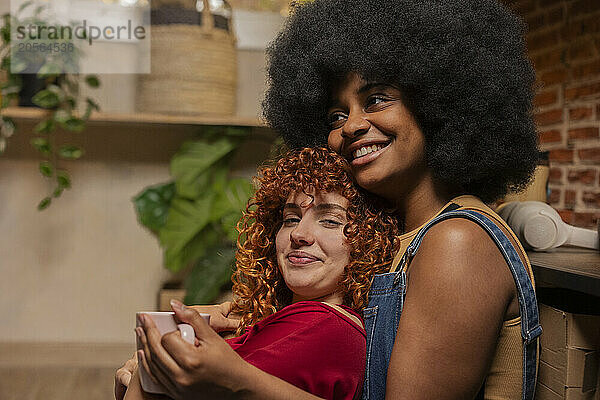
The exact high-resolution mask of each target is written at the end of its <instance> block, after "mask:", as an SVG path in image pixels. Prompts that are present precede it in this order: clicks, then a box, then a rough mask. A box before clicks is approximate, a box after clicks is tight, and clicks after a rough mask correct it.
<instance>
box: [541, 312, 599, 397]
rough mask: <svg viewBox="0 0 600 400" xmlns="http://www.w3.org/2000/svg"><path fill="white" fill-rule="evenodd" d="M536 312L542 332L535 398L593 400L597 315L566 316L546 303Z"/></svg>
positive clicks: (597, 362)
mask: <svg viewBox="0 0 600 400" xmlns="http://www.w3.org/2000/svg"><path fill="white" fill-rule="evenodd" d="M539 309H540V321H541V324H542V328H543V329H544V331H543V334H542V336H541V339H540V344H541V353H540V365H539V371H538V381H537V390H536V399H537V400H555V399H569V400H594V399H595V396H596V394H597V393H596V392H597V390H596V387H597V386H598V380H599V376H598V366H599V364H600V316H593V315H584V314H574V313H568V312H565V311H562V310H559V309H556V308H553V307H550V306H547V305H545V304H540V305H539ZM598 392H600V391H598ZM596 398H597V396H596ZM597 400H600V399H597Z"/></svg>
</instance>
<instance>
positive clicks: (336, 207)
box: [315, 203, 347, 214]
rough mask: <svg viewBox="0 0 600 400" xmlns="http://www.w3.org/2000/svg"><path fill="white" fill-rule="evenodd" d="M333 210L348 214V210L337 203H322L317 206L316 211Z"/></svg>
mask: <svg viewBox="0 0 600 400" xmlns="http://www.w3.org/2000/svg"><path fill="white" fill-rule="evenodd" d="M331 210H336V211H341V212H343V213H344V214H345V213H346V211H347V210H346V209H345V208H344V207H342V206H340V205H339V204H335V203H321V204H318V205H316V206H315V211H331Z"/></svg>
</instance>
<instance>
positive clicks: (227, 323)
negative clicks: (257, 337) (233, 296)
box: [186, 301, 240, 333]
mask: <svg viewBox="0 0 600 400" xmlns="http://www.w3.org/2000/svg"><path fill="white" fill-rule="evenodd" d="M232 306H233V303H232V302H231V301H226V302H225V303H221V304H216V305H212V306H186V307H187V308H192V309H194V310H196V311H198V312H199V313H205V314H210V323H209V325H210V327H211V328H213V329H214V330H215V332H218V333H221V332H231V331H235V330H236V329H237V328H238V326H239V324H240V319H239V318H237V317H235V316H234V315H233V314H232V313H231V307H232Z"/></svg>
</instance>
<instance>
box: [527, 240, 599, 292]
mask: <svg viewBox="0 0 600 400" xmlns="http://www.w3.org/2000/svg"><path fill="white" fill-rule="evenodd" d="M527 255H528V256H529V260H530V261H531V265H532V266H533V270H534V273H535V276H536V279H537V280H538V281H539V282H544V283H549V284H551V285H553V286H556V287H561V288H565V289H571V290H576V291H579V292H583V293H587V294H591V295H593V296H598V297H600V253H599V252H597V251H594V250H586V249H577V248H569V247H565V248H559V249H557V250H555V251H552V252H535V251H529V252H528V253H527Z"/></svg>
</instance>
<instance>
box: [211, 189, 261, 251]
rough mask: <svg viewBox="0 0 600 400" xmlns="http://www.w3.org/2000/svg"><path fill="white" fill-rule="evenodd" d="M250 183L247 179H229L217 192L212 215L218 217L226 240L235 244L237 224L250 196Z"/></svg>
mask: <svg viewBox="0 0 600 400" xmlns="http://www.w3.org/2000/svg"><path fill="white" fill-rule="evenodd" d="M252 191H253V187H252V183H251V182H250V180H248V179H240V178H238V179H231V180H229V181H227V182H226V184H225V187H224V188H223V190H221V191H219V192H217V199H216V201H215V207H214V213H215V214H216V215H220V216H221V217H220V224H221V227H222V229H223V231H224V233H225V234H226V235H227V237H228V239H229V240H231V241H232V242H234V243H235V241H236V240H237V237H238V231H237V230H236V229H235V227H236V225H237V222H238V221H239V219H240V218H241V217H242V211H243V210H245V209H246V203H247V202H248V198H249V197H250V195H251V194H252Z"/></svg>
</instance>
